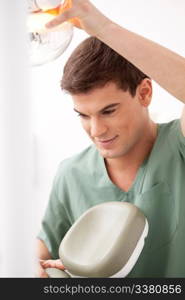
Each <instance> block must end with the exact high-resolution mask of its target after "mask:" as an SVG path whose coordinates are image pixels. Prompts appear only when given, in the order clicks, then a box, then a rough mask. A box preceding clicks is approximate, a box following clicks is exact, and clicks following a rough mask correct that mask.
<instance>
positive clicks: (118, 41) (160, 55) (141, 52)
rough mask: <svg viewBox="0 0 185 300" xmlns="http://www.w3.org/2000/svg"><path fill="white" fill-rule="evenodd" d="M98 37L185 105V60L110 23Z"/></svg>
mask: <svg viewBox="0 0 185 300" xmlns="http://www.w3.org/2000/svg"><path fill="white" fill-rule="evenodd" d="M97 38H99V39H100V40H101V41H102V42H104V43H105V44H107V45H108V46H110V47H111V48H112V49H114V50H115V51H116V52H118V53H119V54H120V55H122V56H124V57H125V58H126V59H127V60H129V61H130V62H131V63H133V64H134V65H135V66H136V67H138V68H139V69H140V70H141V71H143V72H144V73H145V74H147V75H148V76H149V77H151V78H152V79H154V80H155V81H156V82H157V83H158V84H159V85H160V86H162V87H163V88H164V89H165V90H167V91H168V92H169V93H171V94H172V95H173V96H175V97H176V98H177V99H179V100H180V101H182V102H184V103H185V58H184V57H181V56H180V55H178V54H176V53H174V52H172V51H171V50H169V49H167V48H165V47H163V46H161V45H159V44H157V43H155V42H152V41H150V40H148V39H146V38H144V37H142V36H140V35H138V34H135V33H133V32H131V31H128V30H126V29H124V28H122V27H121V26H119V25H117V24H115V23H113V22H110V23H109V24H106V26H105V27H104V28H103V29H102V30H101V31H100V32H99V33H98V36H97Z"/></svg>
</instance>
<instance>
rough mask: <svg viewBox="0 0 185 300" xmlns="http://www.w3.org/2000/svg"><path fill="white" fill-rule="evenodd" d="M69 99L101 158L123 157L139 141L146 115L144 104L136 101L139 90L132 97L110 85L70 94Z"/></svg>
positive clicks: (139, 97) (112, 84)
mask: <svg viewBox="0 0 185 300" xmlns="http://www.w3.org/2000/svg"><path fill="white" fill-rule="evenodd" d="M147 93H148V92H147ZM143 95H144V97H145V94H143ZM72 98H73V102H74V110H75V111H77V112H78V113H79V116H80V118H81V123H82V126H83V128H84V129H85V131H86V132H87V134H88V135H89V137H90V138H91V140H92V141H93V142H94V144H95V145H96V147H97V149H98V150H99V152H100V154H101V155H102V156H103V157H104V158H117V157H121V156H124V155H126V154H128V153H129V152H130V151H131V150H132V149H133V147H135V146H136V145H137V143H139V141H140V140H141V139H142V136H143V134H144V132H145V130H146V126H147V122H148V113H147V109H146V106H147V105H146V101H144V102H142V101H141V100H140V99H142V89H141V88H140V89H139V88H138V89H137V91H136V95H135V96H134V97H132V96H131V95H130V93H129V92H128V91H127V92H124V91H123V90H121V89H119V88H118V87H117V86H116V84H115V83H113V82H110V83H108V84H107V85H106V86H104V87H103V88H98V89H94V90H92V91H91V92H89V93H88V94H78V95H72ZM142 103H145V104H142Z"/></svg>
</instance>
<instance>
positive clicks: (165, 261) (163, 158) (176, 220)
mask: <svg viewBox="0 0 185 300" xmlns="http://www.w3.org/2000/svg"><path fill="white" fill-rule="evenodd" d="M108 201H127V202H131V203H133V204H135V205H136V206H137V207H139V208H140V209H141V210H142V211H143V213H144V214H145V216H146V217H147V219H148V223H149V233H148V236H147V238H146V240H145V246H144V248H143V251H142V253H141V255H140V257H139V259H138V261H137V263H136V265H135V266H134V268H133V270H132V271H131V273H130V274H129V275H128V277H185V259H184V255H185V137H184V136H183V134H182V131H181V128H180V121H179V120H174V121H171V122H169V123H164V124H158V135H157V139H156V141H155V144H154V146H153V149H152V151H151V153H150V155H149V157H148V158H147V159H145V160H144V162H143V163H142V165H141V166H140V168H139V170H138V172H137V175H136V178H135V180H134V182H133V184H132V187H131V188H130V189H129V191H128V192H124V191H123V190H121V189H120V188H119V187H117V186H116V185H115V184H113V182H112V181H111V180H110V178H109V176H108V174H107V171H106V167H105V164H104V159H103V157H102V156H101V155H100V154H99V152H98V150H97V149H96V147H95V146H94V145H91V146H89V147H88V148H87V149H85V150H84V151H82V152H81V153H80V154H77V155H75V156H73V157H72V158H68V159H66V160H64V161H63V162H62V163H61V164H60V166H59V169H58V172H57V174H56V177H55V179H54V183H53V188H52V191H51V195H50V200H49V203H48V206H47V209H46V212H45V216H44V218H43V222H42V229H41V231H40V233H39V235H38V237H39V238H40V239H42V240H43V241H44V242H45V244H46V245H47V247H48V250H49V251H50V253H51V255H52V257H53V258H58V248H59V245H60V242H61V240H62V239H63V237H64V235H65V233H66V232H67V230H68V229H69V228H70V226H71V225H72V224H73V223H74V222H75V221H76V220H77V219H78V218H79V217H80V215H81V214H82V213H83V212H85V211H86V210H87V209H89V208H90V207H92V206H94V205H97V204H99V203H102V202H108Z"/></svg>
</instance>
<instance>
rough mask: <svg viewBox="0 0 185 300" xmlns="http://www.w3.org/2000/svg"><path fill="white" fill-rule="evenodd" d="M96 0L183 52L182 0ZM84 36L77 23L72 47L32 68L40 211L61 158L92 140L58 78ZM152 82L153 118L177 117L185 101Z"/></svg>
mask: <svg viewBox="0 0 185 300" xmlns="http://www.w3.org/2000/svg"><path fill="white" fill-rule="evenodd" d="M92 2H93V3H94V4H95V5H96V6H97V7H98V8H99V9H100V10H101V11H102V12H104V13H105V14H106V15H107V16H108V17H110V18H112V19H113V20H114V21H116V22H117V23H119V24H120V25H122V26H125V27H126V28H127V29H130V30H132V31H134V32H137V33H138V34H141V35H143V36H145V37H147V38H150V39H152V40H154V41H156V42H158V43H161V44H162V45H164V46H166V47H168V48H170V49H171V50H174V51H176V52H177V53H179V54H181V55H182V56H185V43H184V38H183V36H184V34H185V30H184V28H185V18H184V11H185V1H184V0H163V1H161V0H150V1H148V0H139V1H138V0H124V1H123V0H116V1H112V0H94V1H92ZM115 4H116V5H115ZM86 37H87V35H86V33H84V32H83V31H80V30H78V29H75V32H74V38H73V40H72V42H71V44H70V46H69V48H68V49H67V51H66V52H65V53H64V54H63V55H62V56H61V57H60V58H58V59H57V60H56V61H53V62H52V63H49V64H47V65H44V66H42V67H36V68H33V69H32V99H33V101H34V136H35V144H34V145H35V165H36V171H35V182H36V184H37V193H38V196H39V207H40V211H39V213H40V217H41V216H42V214H43V212H44V208H45V205H46V203H47V201H48V195H49V191H50V188H51V183H52V180H53V176H54V174H55V171H56V169H57V166H58V164H59V162H60V161H61V160H62V159H64V158H66V157H68V156H70V155H73V154H74V153H76V152H78V151H81V150H82V149H83V148H84V147H86V146H87V145H89V143H90V142H89V140H88V138H87V137H86V135H85V133H84V132H83V131H82V129H81V126H80V123H79V120H78V118H77V117H76V115H75V114H74V112H73V110H72V103H71V101H70V97H69V96H66V95H65V94H64V93H62V92H61V90H60V84H59V83H60V79H61V76H62V70H63V66H64V64H65V62H66V60H67V58H68V57H69V56H70V53H71V52H72V51H73V49H74V48H75V47H76V46H77V45H78V44H79V43H80V42H81V41H82V40H83V39H85V38H86ZM153 86H154V93H153V94H154V95H153V103H152V104H151V106H150V112H151V116H152V118H153V119H154V120H156V121H158V122H165V121H169V120H171V119H174V118H178V117H179V116H180V113H181V110H182V103H180V102H179V101H177V100H176V99H175V98H173V97H172V96H171V95H170V94H168V93H167V92H166V91H164V90H163V89H162V88H160V87H159V86H158V85H157V84H156V83H154V84H153ZM39 220H40V219H39Z"/></svg>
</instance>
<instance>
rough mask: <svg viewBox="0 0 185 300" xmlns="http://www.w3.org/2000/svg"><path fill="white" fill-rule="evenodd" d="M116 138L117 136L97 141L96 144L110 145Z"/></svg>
mask: <svg viewBox="0 0 185 300" xmlns="http://www.w3.org/2000/svg"><path fill="white" fill-rule="evenodd" d="M117 137H118V135H116V136H114V137H113V138H111V139H102V140H97V141H96V142H97V143H98V144H100V145H104V146H105V145H110V144H111V143H113V142H114V140H115V139H116V138H117Z"/></svg>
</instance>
